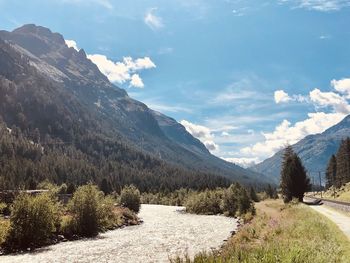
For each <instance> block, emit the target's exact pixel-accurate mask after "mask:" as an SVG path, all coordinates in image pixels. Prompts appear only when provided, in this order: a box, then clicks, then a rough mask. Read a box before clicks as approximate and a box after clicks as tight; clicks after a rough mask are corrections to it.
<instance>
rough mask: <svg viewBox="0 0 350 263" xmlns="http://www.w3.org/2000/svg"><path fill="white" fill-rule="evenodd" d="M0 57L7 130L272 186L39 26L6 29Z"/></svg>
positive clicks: (2, 112)
mask: <svg viewBox="0 0 350 263" xmlns="http://www.w3.org/2000/svg"><path fill="white" fill-rule="evenodd" d="M0 58H1V59H0V88H1V89H0V92H1V93H3V94H1V98H0V102H1V107H0V116H1V118H2V120H3V121H4V122H5V124H6V125H7V127H12V126H13V125H15V126H18V127H19V128H20V129H21V130H22V131H23V132H24V133H25V134H27V135H28V136H29V137H30V136H32V137H33V133H36V134H39V136H40V138H41V141H42V142H43V141H44V139H45V141H46V140H49V139H50V141H53V140H54V141H57V142H58V143H60V144H62V145H69V146H73V147H76V148H78V149H79V150H80V151H83V150H82V149H84V148H85V146H86V145H84V147H80V148H79V145H80V144H81V143H82V142H81V141H79V140H80V139H79V138H80V137H81V136H85V137H86V136H87V135H89V136H90V135H91V136H92V135H94V136H99V137H103V138H104V139H103V140H101V142H100V143H101V144H102V145H103V144H104V142H105V141H106V140H107V141H108V140H113V141H117V142H118V143H122V144H123V145H124V146H125V147H124V148H123V149H124V150H125V151H126V150H127V149H129V148H130V149H132V151H136V152H139V153H142V154H146V155H149V156H150V157H151V158H154V159H156V160H159V161H160V162H164V163H166V164H169V165H170V166H174V167H181V168H183V169H187V170H190V171H198V172H200V173H210V174H213V175H219V176H223V177H226V178H228V179H229V180H233V181H238V182H241V183H244V184H261V183H266V182H269V178H268V177H266V176H264V175H262V174H260V173H257V172H255V171H252V170H248V169H244V168H242V167H239V166H237V165H235V164H232V163H229V162H226V161H224V160H222V159H220V158H218V157H216V156H214V155H212V154H211V153H210V152H209V151H208V150H207V149H206V147H205V146H204V145H203V144H202V143H201V142H200V141H199V140H198V139H196V138H194V137H193V136H192V135H191V134H190V133H188V132H187V131H186V129H185V127H184V126H182V125H181V124H180V123H178V122H177V121H176V120H174V119H172V118H170V117H168V116H166V115H164V114H162V113H160V112H157V111H154V110H152V109H150V108H148V107H147V106H146V105H145V104H143V103H141V102H139V101H137V100H135V99H132V98H131V97H129V96H128V94H127V92H126V91H125V90H124V89H121V88H119V87H117V86H116V85H114V84H112V83H111V82H110V81H109V80H108V79H107V77H106V76H105V75H103V74H102V73H101V72H100V71H99V69H98V68H97V66H96V65H95V64H94V63H92V62H91V61H90V60H89V59H88V58H87V56H86V53H85V51H84V50H83V49H81V50H80V51H77V50H75V49H74V48H69V47H68V46H67V45H66V43H65V40H64V38H63V36H62V35H61V34H59V33H53V32H51V31H50V30H49V29H48V28H45V27H41V26H36V25H33V24H28V25H24V26H22V27H20V28H18V29H15V30H13V31H12V32H8V31H4V30H3V31H0ZM85 137H84V138H85ZM88 147H89V146H88ZM91 147H94V146H91ZM83 152H84V151H83ZM89 152H93V151H92V150H91V149H90V150H89ZM108 156H109V155H108ZM129 161H132V160H129Z"/></svg>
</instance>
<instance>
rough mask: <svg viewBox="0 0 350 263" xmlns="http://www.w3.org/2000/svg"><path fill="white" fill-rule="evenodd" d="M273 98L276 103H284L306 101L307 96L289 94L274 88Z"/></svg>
mask: <svg viewBox="0 0 350 263" xmlns="http://www.w3.org/2000/svg"><path fill="white" fill-rule="evenodd" d="M274 99H275V102H276V104H280V103H286V102H290V101H298V102H307V101H308V98H306V97H305V96H302V95H293V96H289V95H288V93H287V92H285V91H284V90H276V91H275V93H274Z"/></svg>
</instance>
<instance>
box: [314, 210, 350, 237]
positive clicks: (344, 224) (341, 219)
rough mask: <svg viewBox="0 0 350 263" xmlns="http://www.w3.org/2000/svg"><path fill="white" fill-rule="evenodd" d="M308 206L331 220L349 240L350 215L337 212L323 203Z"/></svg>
mask: <svg viewBox="0 0 350 263" xmlns="http://www.w3.org/2000/svg"><path fill="white" fill-rule="evenodd" d="M310 208H312V209H314V210H315V211H317V212H319V213H321V214H322V215H324V216H326V217H328V218H329V219H330V220H332V221H333V222H334V223H335V224H336V225H337V226H338V227H339V228H340V230H341V231H342V232H343V233H344V234H345V235H346V236H347V237H348V238H349V240H350V216H347V215H345V214H343V213H341V212H337V211H335V210H334V209H331V208H328V207H327V206H325V205H312V206H310Z"/></svg>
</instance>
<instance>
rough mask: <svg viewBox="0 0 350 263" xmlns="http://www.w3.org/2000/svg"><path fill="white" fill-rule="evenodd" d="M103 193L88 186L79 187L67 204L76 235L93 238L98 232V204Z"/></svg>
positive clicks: (94, 187) (90, 185)
mask: <svg viewBox="0 0 350 263" xmlns="http://www.w3.org/2000/svg"><path fill="white" fill-rule="evenodd" d="M102 197H103V193H102V192H100V191H98V189H97V187H96V186H94V185H92V184H88V185H84V186H81V187H79V188H78V189H77V190H76V192H75V193H74V195H73V198H72V199H71V201H70V202H69V204H68V209H69V210H70V211H71V212H72V213H73V220H74V224H75V225H76V226H77V229H76V230H77V233H78V234H79V235H82V236H87V237H91V236H95V235H97V234H98V230H99V214H98V213H99V208H98V207H99V202H100V200H101V199H102Z"/></svg>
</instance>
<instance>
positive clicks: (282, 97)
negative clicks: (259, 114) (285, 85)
mask: <svg viewBox="0 0 350 263" xmlns="http://www.w3.org/2000/svg"><path fill="white" fill-rule="evenodd" d="M274 98H275V102H276V103H277V104H278V103H283V102H288V101H290V100H291V97H289V95H288V93H287V92H285V91H284V90H276V91H275V94H274Z"/></svg>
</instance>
